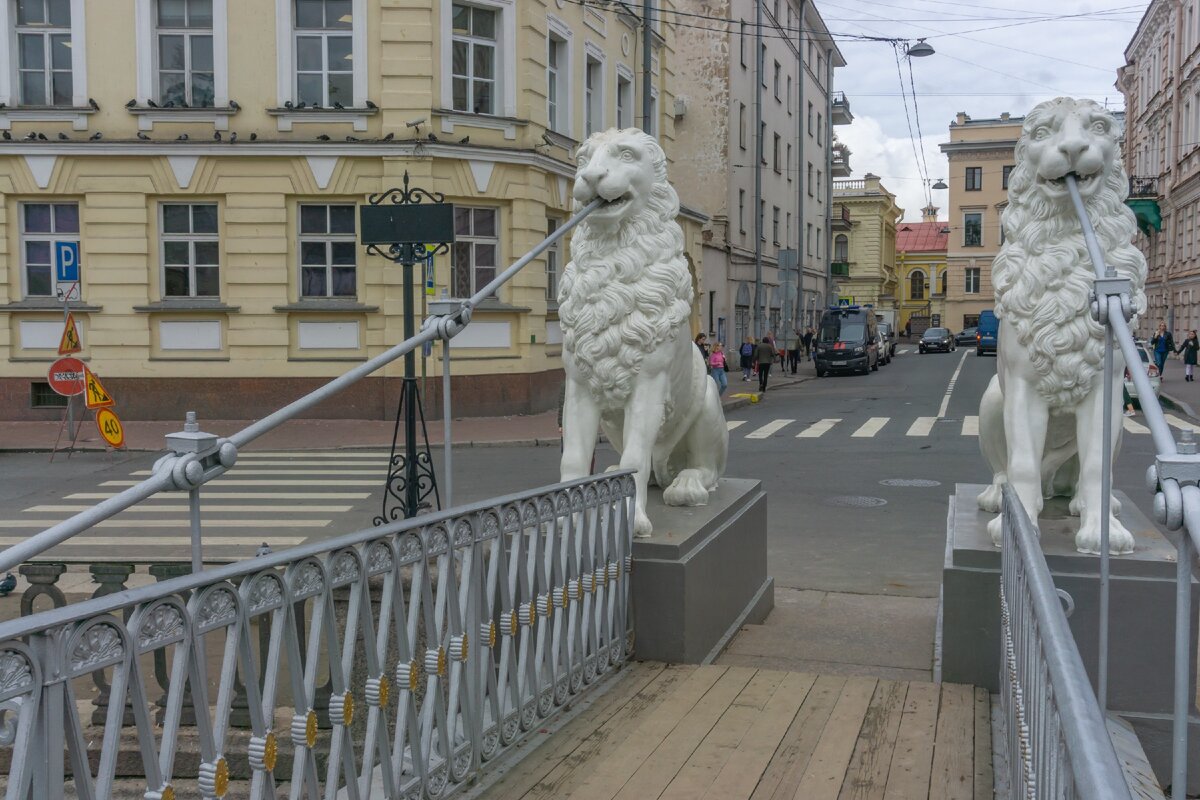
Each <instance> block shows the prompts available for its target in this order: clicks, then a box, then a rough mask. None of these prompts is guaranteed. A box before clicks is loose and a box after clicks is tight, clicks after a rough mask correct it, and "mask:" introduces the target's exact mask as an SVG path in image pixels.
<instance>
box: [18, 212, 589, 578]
mask: <svg viewBox="0 0 1200 800" xmlns="http://www.w3.org/2000/svg"><path fill="white" fill-rule="evenodd" d="M603 203H604V200H603V198H599V197H597V198H596V199H594V200H592V201H591V202H590V203H588V204H587V205H585V206H584V207H583V208H581V209H579V210H578V211H577V212H576V213H575V214H574V215H572V217H571V218H570V219H569V220H567V221H566V222H565V223H563V224H562V225H561V226H559V227H558V228H556V229H555V230H554V232H553V233H551V234H550V235H549V236H547V237H546V238H545V239H543V240H542V241H541V242H540V243H539V244H538V245H537V246H535V247H534V248H533V249H531V250H530V251H529V252H527V253H526V254H525V255H523V256H521V258H519V259H517V260H516V261H515V262H513V264H512V265H511V266H510V267H508V269H506V270H504V272H502V273H500V274H499V275H497V276H496V277H495V278H494V279H493V280H492V281H491V282H490V283H489V284H488V285H487V286H485V287H483V288H482V289H480V290H479V291H477V292H476V293H475V294H474V295H472V296H471V297H470V298H468V299H466V300H464V301H463V302H462V304H461V306H460V307H459V309H458V311H456V312H455V313H453V314H445V315H441V316H436V317H430V318H429V319H427V320H426V322H425V324H424V325H423V326H422V329H421V331H420V332H418V333H417V334H416V335H415V336H412V337H411V338H409V339H406V340H404V341H403V342H401V343H399V344H397V345H395V346H394V347H392V348H390V349H388V350H386V351H384V352H383V353H380V354H379V355H377V356H375V357H374V358H372V359H370V360H369V361H366V362H364V363H363V364H360V365H358V366H357V367H354V368H353V369H350V370H348V371H347V372H345V373H344V374H342V375H341V376H339V377H337V378H334V379H333V380H331V381H329V382H328V383H326V384H325V385H323V386H321V387H319V388H317V389H314V390H313V391H311V392H309V393H308V394H306V395H304V396H303V397H300V398H299V399H297V400H294V401H292V402H291V403H288V404H287V405H286V406H284V407H283V408H280V409H279V410H278V411H275V412H274V413H272V414H269V415H268V416H266V417H263V418H262V419H260V420H258V421H257V422H254V423H252V424H250V425H247V426H246V427H245V428H243V429H241V430H240V431H238V432H236V433H234V434H232V435H230V436H229V437H228V438H223V439H219V440H217V445H218V449H217V452H216V453H213V454H209V457H204V454H197V453H184V454H169V455H166V456H163V457H162V458H161V459H159V460H158V462H157V463H155V465H154V470H153V473H154V474H153V475H151V476H150V477H149V478H146V479H145V480H144V481H141V482H140V483H138V484H136V485H134V486H131V487H129V488H128V489H125V490H124V491H122V492H119V493H117V494H116V495H114V496H112V497H110V498H108V499H107V500H104V501H103V502H100V503H97V504H96V505H94V506H92V507H91V508H89V509H87V510H86V511H81V512H79V513H78V514H75V515H74V516H72V517H70V518H69V519H66V520H63V521H62V522H60V523H58V524H56V525H53V526H51V527H49V528H47V529H46V530H44V531H42V532H40V533H37V534H35V535H33V536H31V537H29V538H28V539H26V540H25V541H24V542H21V543H20V544H16V545H13V546H12V547H9V548H7V549H5V550H4V551H2V552H0V572H5V571H8V570H11V569H13V568H14V567H16V566H17V565H18V564H21V563H23V562H25V561H29V560H30V559H32V558H36V557H37V556H38V555H40V554H41V553H43V552H45V551H46V550H49V549H50V548H51V547H55V546H57V545H59V544H62V543H63V542H65V541H66V540H67V539H70V538H71V537H72V536H75V535H76V534H78V533H82V532H83V531H85V530H87V529H88V528H91V527H92V526H93V525H95V524H97V523H99V522H102V521H104V520H106V519H108V518H110V517H112V516H114V515H116V514H118V513H120V512H121V511H124V510H125V509H127V508H130V507H132V506H135V505H137V504H138V503H140V502H142V501H143V500H146V499H147V498H149V497H152V496H154V495H155V494H158V493H159V492H163V491H195V490H196V489H198V488H199V487H201V486H203V485H204V484H206V483H208V482H209V481H211V480H213V479H214V478H217V477H219V476H221V475H223V474H225V473H226V472H228V471H229V470H230V469H232V468H233V466H234V464H235V463H236V462H237V453H238V449H239V448H242V447H245V446H246V445H248V444H250V443H251V442H253V441H254V440H255V439H257V438H259V437H260V436H262V435H263V434H266V433H269V432H270V431H273V430H275V429H276V428H278V427H279V426H280V425H282V424H283V423H285V422H287V421H289V420H291V419H295V418H296V417H297V416H299V415H300V414H301V413H302V412H304V411H306V410H308V409H310V408H312V407H313V406H315V405H317V404H319V403H322V402H324V401H325V400H328V399H329V398H331V397H333V396H334V395H336V394H337V393H338V392H340V391H342V390H343V389H346V388H347V387H349V386H351V385H353V384H354V383H357V382H358V381H360V380H362V379H363V378H365V377H366V376H368V375H370V374H371V373H373V372H375V371H376V370H378V369H380V368H381V367H384V366H386V365H388V364H390V363H392V362H393V361H395V360H396V359H398V358H400V357H402V356H404V355H406V354H407V353H410V352H413V351H415V350H416V349H417V348H419V347H421V346H422V345H424V344H425V343H426V342H432V341H433V340H435V339H442V340H443V341H446V342H449V340H450V339H451V338H452V337H454V336H455V335H457V334H458V333H459V332H460V331H462V330H463V328H465V327H466V326H467V325H468V324H470V321H471V313H472V311H473V310H474V308H475V307H476V306H477V305H479V303H480V302H481V301H483V300H485V299H487V298H489V297H491V296H492V294H493V293H495V291H496V289H498V288H499V287H500V286H503V285H504V284H505V283H507V282H508V281H509V280H511V279H512V278H513V277H514V276H515V275H516V274H517V273H518V272H520V271H521V269H523V268H524V267H525V266H527V265H528V264H529V263H530V262H531V261H533V260H534V259H535V258H537V257H538V256H539V255H541V254H542V253H544V252H545V251H546V250H547V249H549V248H550V247H552V246H553V245H554V244H555V242H557V241H559V240H560V239H562V238H563V237H564V236H565V235H566V234H567V233H569V232H570V231H571V230H572V229H573V228H574V227H575V226H576V225H578V224H579V222H580V221H582V220H583V219H584V218H585V217H587V215H588V214H590V213H592V212H593V211H595V210H596V209H597V208H599V207H600V205H602V204H603ZM446 435H447V439H448V436H449V432H448V431H447V432H446ZM447 446H448V441H447ZM195 524H196V521H195V520H193V525H195Z"/></svg>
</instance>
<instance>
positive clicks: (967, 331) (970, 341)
mask: <svg viewBox="0 0 1200 800" xmlns="http://www.w3.org/2000/svg"><path fill="white" fill-rule="evenodd" d="M978 332H979V328H976V327H975V326H971V327H970V328H963V329H962V330H961V331H959V332H958V333H956V334H955V335H954V343H955V344H965V345H966V346H967V347H974V346H975V334H976V333H978Z"/></svg>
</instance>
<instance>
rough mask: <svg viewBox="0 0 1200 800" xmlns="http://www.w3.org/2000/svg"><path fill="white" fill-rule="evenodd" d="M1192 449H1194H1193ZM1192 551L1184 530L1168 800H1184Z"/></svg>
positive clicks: (1178, 564)
mask: <svg viewBox="0 0 1200 800" xmlns="http://www.w3.org/2000/svg"><path fill="white" fill-rule="evenodd" d="M1192 448H1193V449H1195V445H1193V446H1192ZM1194 556H1195V549H1194V548H1193V546H1192V537H1191V536H1190V535H1189V532H1188V531H1187V530H1186V529H1183V530H1180V531H1179V552H1178V554H1177V559H1176V562H1175V687H1174V688H1175V708H1174V717H1175V718H1174V720H1173V721H1172V730H1171V798H1172V800H1185V798H1186V797H1187V773H1188V763H1187V762H1188V716H1189V715H1188V705H1189V699H1190V698H1189V695H1190V694H1191V692H1190V691H1189V689H1190V686H1189V684H1188V677H1189V670H1188V665H1189V663H1190V662H1191V658H1190V655H1191V653H1190V650H1191V648H1190V647H1189V646H1188V645H1189V643H1190V641H1191V631H1190V630H1188V621H1189V620H1190V619H1191V617H1192V615H1191V608H1192V580H1191V579H1192V559H1193V558H1194Z"/></svg>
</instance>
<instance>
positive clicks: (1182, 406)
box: [1159, 358, 1200, 418]
mask: <svg viewBox="0 0 1200 800" xmlns="http://www.w3.org/2000/svg"><path fill="white" fill-rule="evenodd" d="M1196 372H1197V373H1200V369H1197V370H1196ZM1163 373H1164V376H1163V377H1162V378H1161V384H1160V385H1161V389H1160V390H1159V398H1160V399H1161V400H1162V401H1163V405H1167V404H1170V405H1173V406H1174V407H1175V408H1177V409H1179V410H1180V411H1182V412H1183V413H1184V414H1187V415H1188V416H1189V417H1192V418H1200V417H1198V415H1197V413H1196V410H1197V409H1200V381H1195V382H1192V383H1189V382H1187V381H1185V380H1184V379H1183V359H1181V358H1168V359H1167V364H1166V368H1165V369H1164V370H1163Z"/></svg>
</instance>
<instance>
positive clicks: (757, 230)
mask: <svg viewBox="0 0 1200 800" xmlns="http://www.w3.org/2000/svg"><path fill="white" fill-rule="evenodd" d="M762 26H763V14H762V0H754V63H755V64H757V65H758V68H757V69H755V70H754V317H753V319H754V338H755V339H761V338H762V335H763V327H762V308H763V307H762V301H763V283H762V242H763V215H762V158H763V137H762V82H763V47H762Z"/></svg>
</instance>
